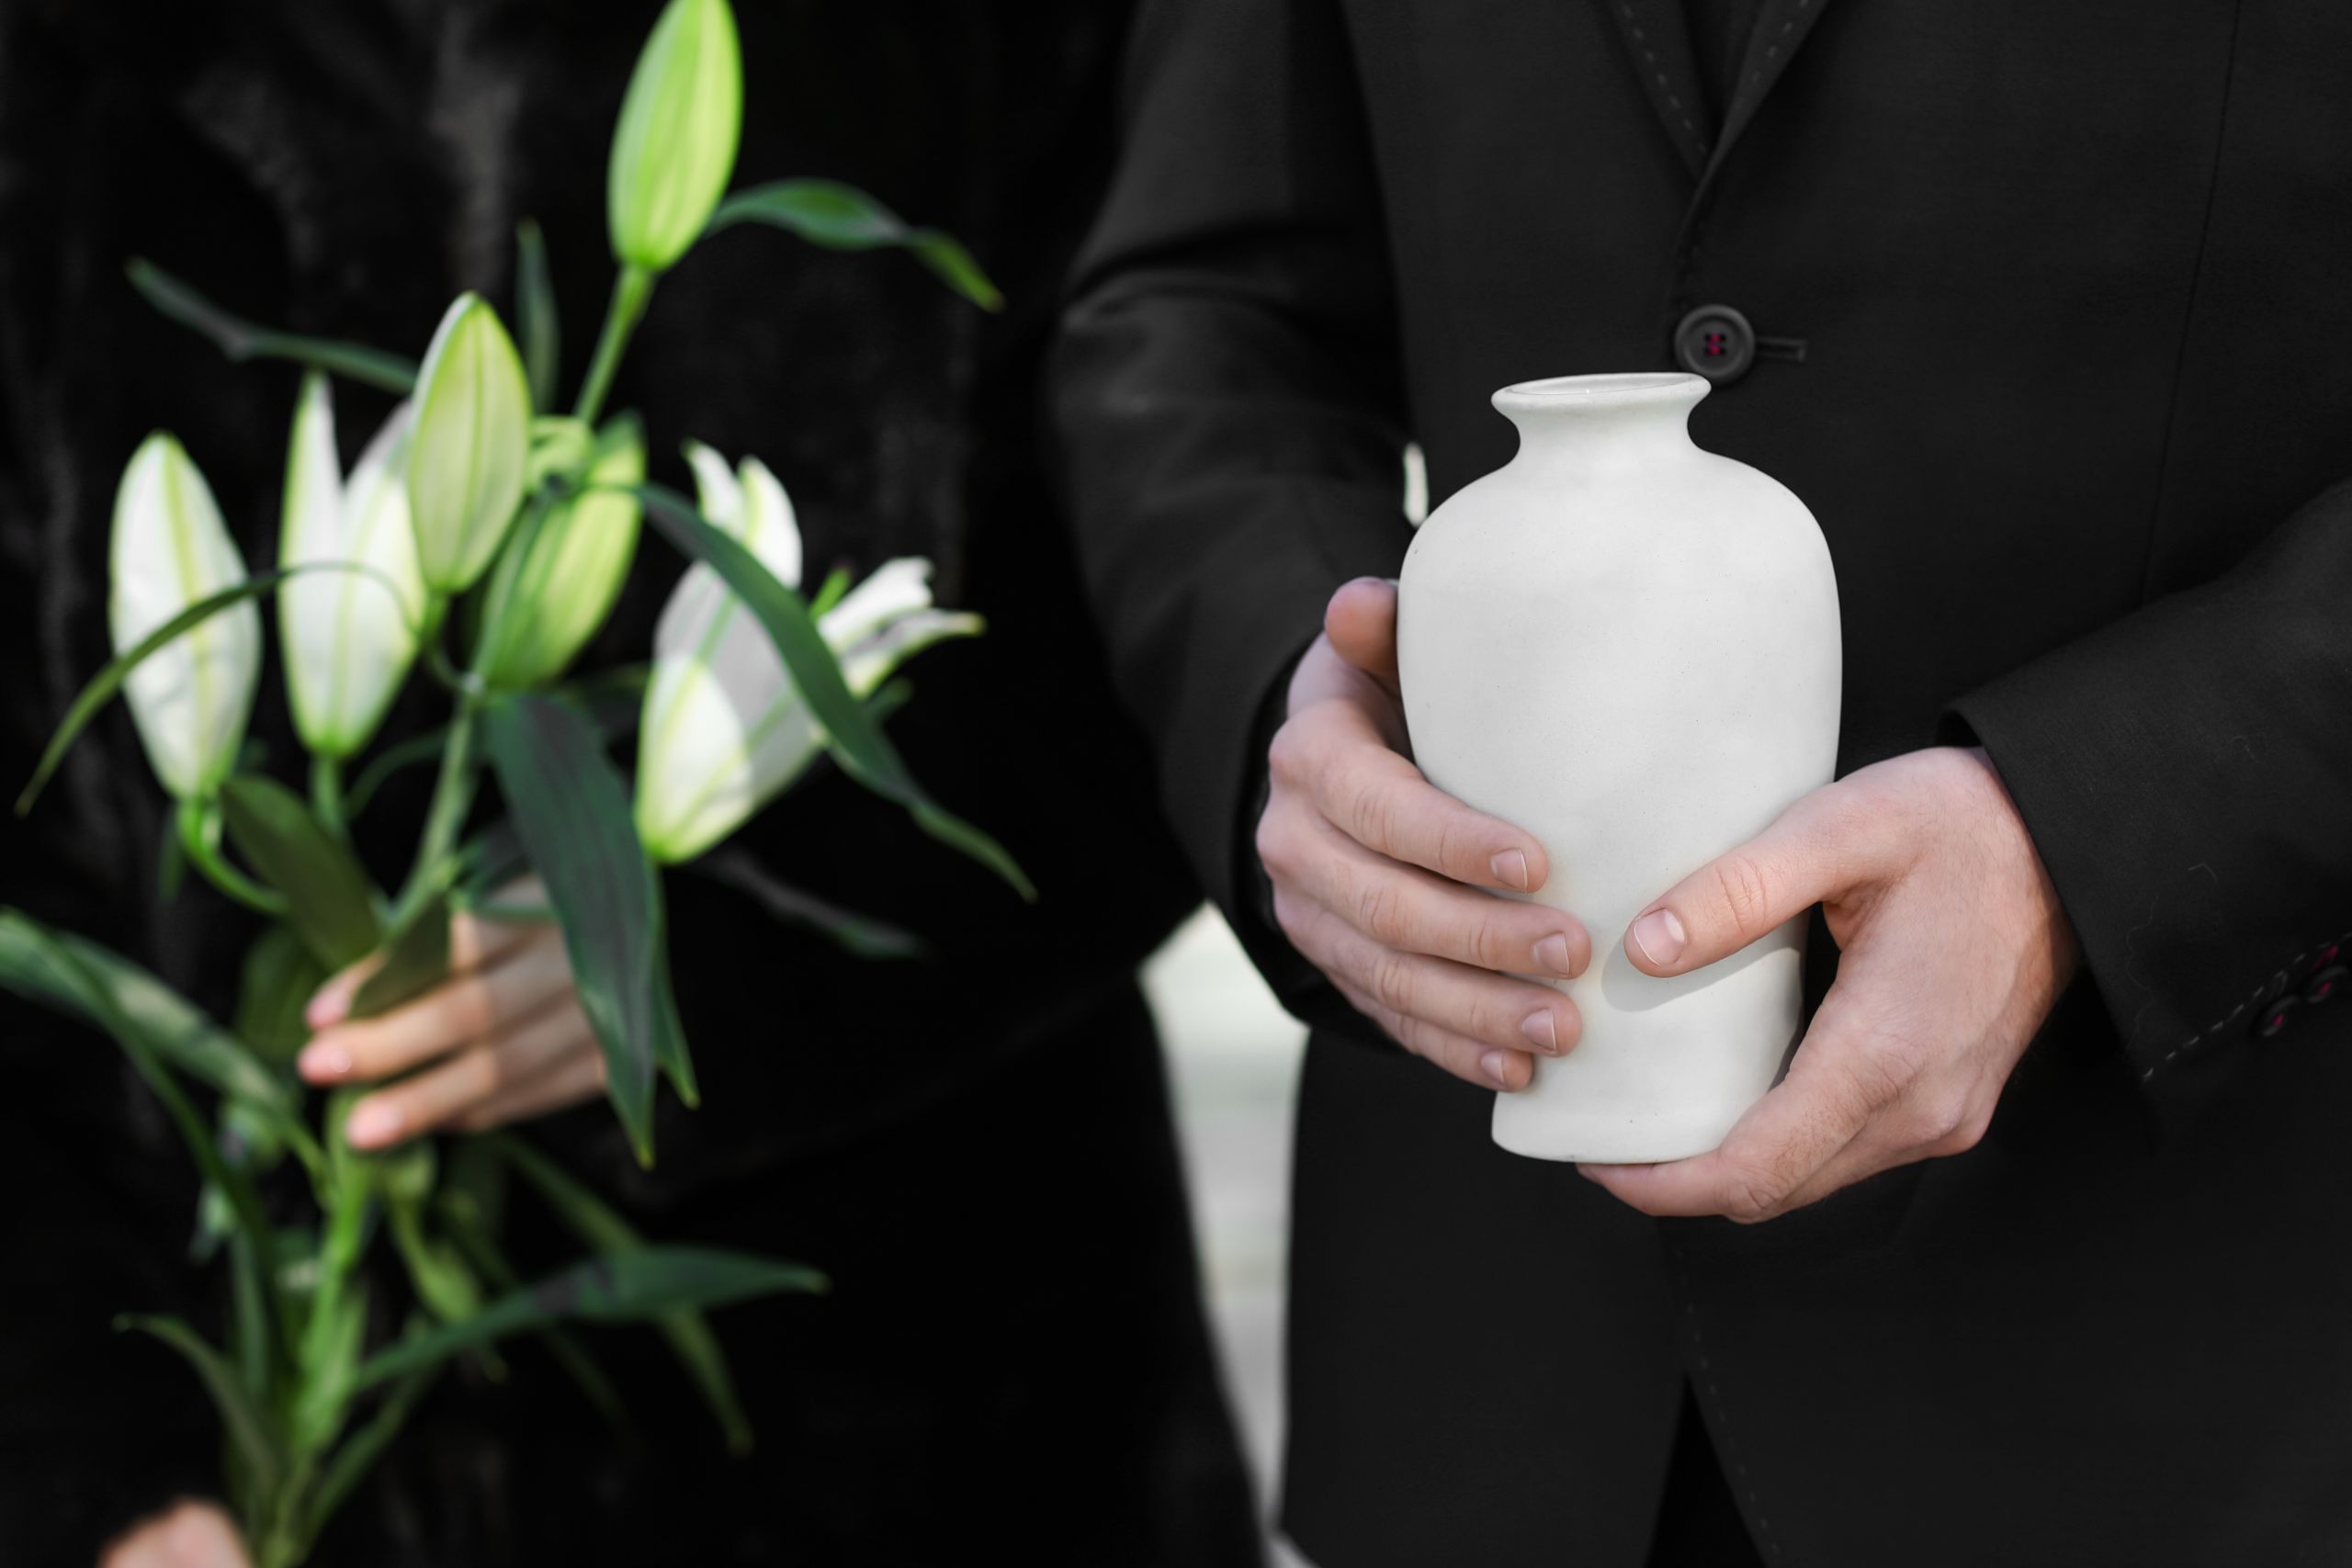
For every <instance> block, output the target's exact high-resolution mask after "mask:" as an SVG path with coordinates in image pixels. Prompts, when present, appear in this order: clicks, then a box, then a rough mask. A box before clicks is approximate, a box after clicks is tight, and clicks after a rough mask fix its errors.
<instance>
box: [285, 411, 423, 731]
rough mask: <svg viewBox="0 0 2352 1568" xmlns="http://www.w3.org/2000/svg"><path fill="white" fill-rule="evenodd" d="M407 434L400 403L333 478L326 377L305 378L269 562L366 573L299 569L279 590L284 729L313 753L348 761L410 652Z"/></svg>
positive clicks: (414, 617)
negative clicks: (287, 713)
mask: <svg viewBox="0 0 2352 1568" xmlns="http://www.w3.org/2000/svg"><path fill="white" fill-rule="evenodd" d="M409 434H410V407H409V405H408V404H407V403H402V404H401V405H400V407H398V408H396V409H394V410H393V411H392V413H391V417H390V418H389V419H387V420H386V421H384V425H383V428H382V429H380V430H379V431H378V432H377V433H376V434H375V438H374V439H372V440H371V441H369V442H368V449H367V451H365V452H364V453H362V454H361V455H360V458H359V464H358V466H357V467H356V468H353V469H352V470H351V478H350V479H349V480H348V481H345V480H343V479H340V478H339V477H338V474H337V470H338V468H339V467H340V464H339V463H338V461H337V458H336V456H335V444H334V402H333V400H332V398H331V396H330V394H329V392H328V390H327V379H326V378H325V377H323V376H322V375H320V374H318V373H317V372H316V371H312V372H311V374H310V375H308V376H306V377H304V378H303V379H302V396H301V400H300V402H299V403H298V404H296V406H295V411H294V436H293V440H292V442H291V444H290V447H289V449H288V452H287V455H286V513H285V521H284V523H283V525H282V532H281V533H280V535H279V540H278V564H279V565H281V566H295V565H299V564H301V563H304V562H309V561H347V562H350V563H352V564H354V565H356V566H361V567H365V568H367V569H368V570H367V572H366V573H365V574H364V575H363V574H362V573H360V572H356V571H334V572H328V571H313V572H304V573H301V574H300V575H299V576H296V577H293V578H289V579H288V581H287V582H286V585H285V586H284V587H283V588H281V589H279V590H278V595H277V630H278V639H279V642H280V645H281V646H282V647H283V649H284V650H285V654H286V694H287V696H288V700H289V701H290V703H291V705H292V706H293V709H294V728H296V729H298V730H299V731H300V732H301V736H302V744H304V745H305V746H308V747H309V748H310V749H311V750H312V751H313V752H315V753H317V754H318V755H320V756H322V757H348V756H350V755H352V754H353V753H354V752H356V751H357V750H359V749H360V748H361V747H363V746H365V745H367V744H368V739H370V738H371V737H373V736H374V735H375V733H376V728H377V726H379V725H380V724H381V723H383V721H384V712H385V710H386V709H387V708H389V707H390V706H391V703H392V698H393V696H394V694H397V693H398V692H399V691H400V689H401V682H402V681H403V680H405V679H407V677H408V670H409V665H410V664H411V663H412V662H413V660H415V658H416V635H417V626H418V625H419V623H420V622H421V621H422V619H423V617H424V578H423V577H422V576H421V575H420V574H419V572H418V570H417V564H416V542H415V538H414V536H413V535H412V533H411V532H410V528H409V516H408V488H407V486H406V484H405V483H404V482H403V479H402V475H403V473H404V471H405V469H406V467H407V462H408V446H409Z"/></svg>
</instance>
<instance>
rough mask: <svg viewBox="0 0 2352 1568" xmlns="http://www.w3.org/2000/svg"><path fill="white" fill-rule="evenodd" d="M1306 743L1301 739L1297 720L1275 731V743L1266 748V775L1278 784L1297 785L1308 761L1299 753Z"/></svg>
mask: <svg viewBox="0 0 2352 1568" xmlns="http://www.w3.org/2000/svg"><path fill="white" fill-rule="evenodd" d="M1305 748H1306V741H1305V740H1304V739H1301V738H1300V735H1299V731H1298V725H1297V722H1296V721H1295V720H1294V721H1292V722H1290V723H1288V724H1285V725H1283V727H1282V728H1280V729H1277V730H1275V731H1274V739H1273V743H1272V745H1270V746H1268V747H1267V748H1266V773H1267V774H1268V776H1269V777H1271V778H1272V780H1273V781H1274V782H1275V783H1276V784H1296V783H1297V782H1298V781H1299V779H1300V778H1301V777H1302V776H1303V773H1302V770H1303V769H1304V768H1305V766H1306V759H1305V758H1304V757H1302V756H1301V755H1300V754H1299V753H1300V752H1301V751H1302V750H1305Z"/></svg>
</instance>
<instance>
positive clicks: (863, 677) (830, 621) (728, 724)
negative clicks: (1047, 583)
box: [636, 446, 981, 864]
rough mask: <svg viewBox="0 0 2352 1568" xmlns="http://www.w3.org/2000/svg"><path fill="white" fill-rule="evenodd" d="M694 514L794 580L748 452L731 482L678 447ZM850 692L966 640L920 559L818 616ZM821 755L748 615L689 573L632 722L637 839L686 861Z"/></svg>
mask: <svg viewBox="0 0 2352 1568" xmlns="http://www.w3.org/2000/svg"><path fill="white" fill-rule="evenodd" d="M687 456H688V457H689V458H690V459H691V460H692V461H693V463H694V467H695V479H696V483H697V486H698V489H699V491H700V492H701V501H702V510H703V514H704V515H705V516H707V517H708V518H709V519H710V521H711V522H713V523H714V524H717V525H718V526H720V527H722V528H724V529H726V530H727V531H728V532H729V533H730V534H732V535H734V536H735V537H736V538H737V539H739V540H741V542H742V544H743V545H744V546H745V547H747V548H749V549H750V550H751V551H752V554H754V555H756V556H758V557H759V558H760V559H761V561H762V562H763V564H765V565H766V567H767V569H768V570H770V571H772V572H774V573H775V576H776V577H777V579H778V580H779V581H783V582H785V583H787V584H795V583H797V581H798V579H799V575H800V555H801V550H800V531H799V528H798V526H797V524H796V523H795V521H794V519H793V514H792V503H791V502H790V501H789V500H788V499H786V496H785V493H784V487H783V486H782V485H780V484H778V483H776V479H775V475H774V474H771V473H770V472H768V470H767V468H765V466H763V464H761V463H760V462H759V461H758V459H756V458H746V459H744V461H743V464H742V466H741V468H740V469H739V470H737V472H736V474H734V475H729V473H728V472H727V468H726V465H725V464H724V463H723V462H722V461H720V460H719V458H718V456H717V454H715V453H712V452H710V451H709V449H708V448H707V447H691V446H690V447H689V448H688V451H687ZM817 628H818V630H819V631H820V633H822V634H823V636H824V638H825V642H826V644H827V646H828V647H830V648H831V649H832V650H833V654H834V657H835V658H837V659H838V660H840V661H841V667H842V679H843V680H845V681H846V682H848V684H849V688H850V690H851V691H852V692H854V693H855V694H858V695H860V696H864V695H865V694H868V693H871V692H872V691H874V690H875V688H876V687H878V686H879V685H881V683H882V682H884V681H885V680H887V679H888V678H889V675H890V673H891V671H894V670H896V669H897V668H898V667H899V665H900V664H901V663H903V662H904V661H905V660H908V659H909V658H910V657H912V656H913V655H914V654H915V653H917V652H919V651H920V650H922V649H924V648H927V647H929V646H930V645H931V644H932V643H934V642H937V641H939V640H940V639H941V638H943V637H970V636H972V635H974V634H976V633H978V631H979V630H980V629H981V627H980V620H979V617H978V616H977V615H958V614H955V613H952V612H948V611H944V610H937V609H934V608H933V607H932V602H931V563H930V562H929V561H926V560H920V559H916V558H911V557H910V558H901V559H899V560H893V561H889V562H888V563H886V564H885V565H884V566H883V567H882V568H881V569H880V570H877V571H876V572H875V573H874V575H872V576H871V577H869V578H867V579H866V580H865V581H864V582H861V583H859V584H858V585H857V586H856V587H855V588H854V589H852V590H851V591H850V592H848V593H847V594H846V595H844V596H843V597H842V602H841V603H840V604H836V605H834V606H833V608H831V610H829V611H827V612H826V613H825V614H824V615H822V616H820V618H819V620H818V623H817ZM824 748H825V732H824V729H823V728H822V727H821V726H820V725H819V724H818V722H817V720H816V717H815V716H814V715H813V714H811V713H810V712H809V705H808V703H807V702H806V700H805V699H803V698H802V696H801V694H800V690H799V688H798V687H797V686H796V685H795V684H794V683H793V681H792V676H791V674H790V672H789V671H786V669H785V665H784V660H783V657H782V656H781V655H779V654H778V653H777V652H776V650H775V643H773V642H771V641H770V640H769V639H768V634H767V630H766V628H765V627H763V626H761V625H760V621H759V617H758V616H756V615H752V612H751V610H750V609H749V608H748V607H747V606H745V605H744V604H743V602H742V601H741V600H740V599H738V598H737V597H736V596H735V594H734V592H732V591H731V590H729V588H728V587H727V585H726V583H725V581H723V580H721V579H720V577H719V576H718V573H717V572H715V571H713V570H711V569H710V568H709V567H707V566H702V565H696V566H694V567H692V568H690V569H689V570H687V572H686V574H685V576H684V578H682V579H680V580H679V582H678V586H677V589H676V591H675V592H673V593H672V594H671V596H670V602H669V604H667V605H665V606H664V607H663V609H662V620H661V624H660V625H659V626H658V627H657V628H656V629H655V631H654V634H653V678H652V680H651V681H650V682H649V683H648V684H647V687H646V692H645V708H644V713H643V716H642V719H641V721H640V723H639V726H638V758H637V801H636V816H637V831H638V836H639V839H641V840H643V841H644V844H645V848H646V852H647V853H649V854H650V855H651V856H652V857H653V859H654V860H655V861H657V862H660V863H664V864H674V863H677V862H680V861H684V860H691V859H692V858H694V857H695V855H698V854H700V853H702V852H703V851H705V850H707V849H708V848H710V846H711V845H713V844H715V843H717V842H718V840H721V839H724V838H725V837H727V835H728V834H729V833H731V832H733V831H734V830H735V829H737V828H739V827H741V825H742V824H743V822H744V821H745V820H746V819H747V818H750V817H751V815H752V813H753V812H755V811H757V810H758V809H759V808H760V807H763V806H764V805H766V804H767V803H768V801H770V800H772V799H774V798H775V796H776V795H778V794H779V793H781V792H782V791H783V790H784V788H785V787H786V785H787V784H791V783H792V781H793V780H794V779H796V778H797V777H799V776H800V774H801V773H804V772H805V771H807V769H808V767H809V763H811V762H813V761H816V759H817V757H818V755H819V754H820V752H822V751H823V750H824Z"/></svg>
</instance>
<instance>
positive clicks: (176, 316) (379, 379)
mask: <svg viewBox="0 0 2352 1568" xmlns="http://www.w3.org/2000/svg"><path fill="white" fill-rule="evenodd" d="M125 270H126V271H128V272H129V273H130V286H131V287H132V288H136V289H138V290H139V292H140V293H141V294H143V295H145V296H146V297H147V302H148V303H149V304H150V305H153V307H155V309H156V310H159V311H161V312H163V314H164V315H166V316H168V317H170V318H171V319H172V320H173V321H177V322H179V323H180V325H182V326H184V327H192V328H194V329H195V330H196V331H198V332H199V333H203V334H204V335H205V336H206V337H209V338H210V339H211V340H212V341H213V343H214V344H217V345H218V346H219V348H220V352H221V353H222V354H225V355H228V356H229V357H230V358H231V359H232V360H235V361H238V362H243V361H244V360H248V359H290V360H293V361H294V362H295V363H296V364H298V365H311V366H316V367H318V368H319V369H321V370H324V371H327V372H329V373H330V374H333V375H336V376H340V377H342V378H344V379H345V380H346V381H361V382H365V383H366V384H367V385H368V386H370V387H381V388H382V389H384V390H386V391H388V392H398V393H401V394H405V393H407V392H408V390H409V389H411V388H412V387H413V386H415V385H416V366H415V365H414V364H413V363H412V362H411V361H409V360H406V359H402V358H401V356H400V355H397V354H387V353H385V352H384V351H383V350H382V349H380V348H369V347H368V346H366V345H365V344H356V343H337V342H335V341H334V340H332V339H329V338H318V337H301V336H299V335H297V334H296V333H281V332H277V331H274V330H272V329H270V328H268V327H260V326H255V325H254V323H253V322H251V321H244V320H243V319H242V318H239V317H236V316H232V315H231V314H230V313H229V312H228V311H226V310H222V309H221V308H220V306H218V305H215V304H214V303H213V302H212V301H211V300H209V299H206V298H205V297H204V296H203V295H201V294H198V292H197V291H196V290H195V289H193V288H189V287H188V286H187V284H185V283H182V282H181V281H180V280H179V279H178V278H176V277H174V276H172V275H171V274H170V273H168V272H165V271H164V269H163V268H162V267H159V266H157V265H155V264H154V263H153V262H151V261H148V260H146V259H145V258H143V257H140V258H134V259H133V260H132V261H131V263H130V266H129V267H128V268H126V269H125Z"/></svg>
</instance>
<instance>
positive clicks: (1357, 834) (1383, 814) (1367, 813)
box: [1343, 776, 1397, 854]
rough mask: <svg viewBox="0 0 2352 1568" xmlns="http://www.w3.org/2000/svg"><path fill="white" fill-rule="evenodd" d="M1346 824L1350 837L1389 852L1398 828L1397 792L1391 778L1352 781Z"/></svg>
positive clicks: (1369, 846)
mask: <svg viewBox="0 0 2352 1568" xmlns="http://www.w3.org/2000/svg"><path fill="white" fill-rule="evenodd" d="M1343 809H1344V810H1345V812H1346V825H1347V829H1348V835H1349V837H1351V838H1352V839H1354V840H1356V841H1357V842H1358V843H1360V844H1363V845H1364V846H1365V847H1367V848H1369V849H1375V850H1378V851H1380V852H1381V853H1383V854H1386V853H1388V846H1389V844H1390V843H1391V841H1393V840H1394V838H1395V836H1396V830H1397V796H1396V792H1395V791H1393V790H1392V789H1390V788H1389V786H1388V781H1387V780H1385V779H1383V778H1379V777H1376V776H1375V777H1370V778H1360V779H1357V780H1355V781H1354V782H1353V783H1352V784H1350V785H1349V789H1348V795H1347V805H1346V806H1345V807H1343Z"/></svg>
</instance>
